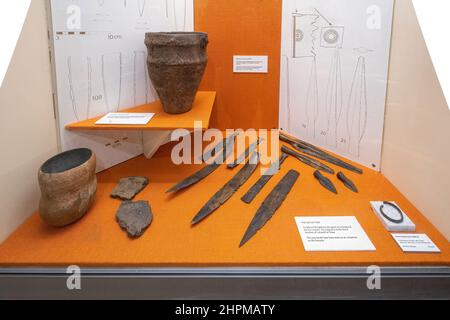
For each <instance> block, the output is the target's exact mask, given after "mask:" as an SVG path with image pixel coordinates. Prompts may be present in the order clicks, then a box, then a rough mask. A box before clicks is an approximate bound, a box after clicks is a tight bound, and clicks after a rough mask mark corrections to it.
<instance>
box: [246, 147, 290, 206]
mask: <svg viewBox="0 0 450 320" xmlns="http://www.w3.org/2000/svg"><path fill="white" fill-rule="evenodd" d="M287 157H288V155H287V154H285V153H283V154H282V155H281V157H280V159H279V160H278V162H277V163H274V164H273V165H272V166H271V167H270V168H269V169H268V170H267V171H268V172H267V173H268V174H266V175H263V176H262V177H261V178H260V179H259V180H258V181H257V182H256V183H255V184H254V185H253V186H252V187H251V188H250V190H248V192H247V193H246V194H245V195H244V196H243V197H242V198H241V200H242V201H243V202H245V203H247V204H250V203H251V202H252V201H253V200H254V199H255V198H256V196H257V195H258V194H259V193H260V192H261V190H262V189H263V188H264V187H265V186H266V184H267V183H268V182H269V181H270V179H272V177H273V176H274V174H275V173H274V171H275V169H277V168H279V167H281V165H282V164H283V163H284V161H285V160H286V159H287Z"/></svg>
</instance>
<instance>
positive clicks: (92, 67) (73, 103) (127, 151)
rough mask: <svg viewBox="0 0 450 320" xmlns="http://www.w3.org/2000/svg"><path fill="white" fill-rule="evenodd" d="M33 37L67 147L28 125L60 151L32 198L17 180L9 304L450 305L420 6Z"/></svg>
mask: <svg viewBox="0 0 450 320" xmlns="http://www.w3.org/2000/svg"><path fill="white" fill-rule="evenodd" d="M28 19H29V20H30V22H29V23H34V24H39V26H40V29H39V30H40V31H42V30H48V34H49V39H48V40H47V39H46V36H45V37H43V38H41V39H40V40H42V39H44V40H46V41H47V42H45V43H44V44H41V47H39V50H41V53H42V56H43V57H44V58H45V57H46V56H45V55H46V54H47V48H48V47H49V48H50V57H51V59H50V62H48V61H46V63H48V65H47V66H48V68H44V69H45V70H41V71H42V72H43V73H45V75H46V76H42V73H41V74H37V75H36V77H43V78H44V79H46V80H45V81H46V82H45V81H44V80H42V81H43V82H45V83H47V85H48V88H47V89H48V91H49V92H51V94H49V96H50V97H51V99H50V101H51V103H50V106H49V104H46V103H45V102H43V103H40V105H41V106H42V107H43V108H50V109H51V110H52V111H53V110H54V113H52V112H50V113H48V114H45V116H46V121H47V122H46V123H50V127H51V128H50V130H49V132H52V137H53V140H49V139H47V140H46V138H45V137H43V132H42V131H40V130H38V129H36V127H35V126H32V125H30V126H23V127H22V128H20V127H21V125H20V124H19V122H17V123H15V124H11V126H14V127H17V128H20V130H27V132H26V135H28V136H32V140H29V141H30V142H27V144H28V145H29V146H27V148H30V151H33V150H36V149H34V148H40V149H42V150H44V151H42V152H40V153H39V157H35V158H34V159H33V163H31V162H28V163H27V168H28V169H27V170H23V172H24V174H25V173H26V174H27V176H26V177H25V176H22V175H21V173H20V171H21V170H20V167H19V166H16V165H15V161H13V160H11V159H13V157H19V156H20V150H18V149H13V148H12V149H11V150H12V151H11V155H10V156H9V157H10V158H8V159H10V160H8V162H6V160H5V167H7V168H9V167H10V168H11V170H10V172H11V173H10V174H11V176H13V175H15V174H16V173H17V177H19V178H18V180H17V181H20V183H26V182H25V181H28V182H27V183H28V184H29V185H30V186H29V187H26V188H25V187H22V186H21V185H20V184H15V183H12V184H11V185H9V184H10V181H11V179H6V178H5V179H4V178H3V177H2V180H1V185H2V188H3V187H4V186H5V187H4V188H3V189H4V192H3V193H4V195H7V194H8V192H6V191H7V188H8V189H10V188H11V189H14V191H11V197H10V198H11V199H9V200H7V201H6V200H5V205H4V211H3V213H2V214H3V215H4V217H2V218H1V219H0V222H1V223H0V224H1V225H2V226H1V227H0V229H3V230H2V232H1V233H0V240H2V242H1V244H0V298H5V297H19V298H36V297H38V298H39V297H41V298H48V297H50V298H96V297H97V298H98V297H111V298H140V297H142V298H156V299H161V298H162V299H164V298H234V299H240V298H242V299H246V298H257V299H258V298H260V299H264V298H325V297H326V298H330V297H331V298H342V297H353V298H405V297H406V298H449V297H450V290H449V289H450V246H449V242H448V239H449V237H450V220H449V213H450V211H449V210H450V209H449V206H448V195H449V194H448V190H449V189H448V188H449V187H450V185H449V183H448V181H450V180H449V179H447V178H448V177H449V175H450V171H449V169H448V165H447V163H448V161H449V160H450V153H449V148H448V146H447V145H448V139H449V138H450V131H449V130H448V128H450V126H449V124H450V111H449V110H448V108H447V103H446V100H445V97H444V95H443V92H442V90H441V88H440V86H439V81H438V79H437V76H436V73H435V70H434V68H433V64H432V61H431V58H430V56H429V53H428V51H427V48H426V44H425V41H424V39H423V36H422V33H421V30H420V26H419V23H418V21H417V18H416V15H415V12H414V7H413V4H412V2H411V1H410V0H396V1H394V0H371V1H366V0H342V3H339V4H338V3H337V2H336V1H330V0H315V1H313V0H277V1H269V0H264V1H254V0H249V1H245V3H244V2H242V1H237V0H232V1H207V0H176V1H163V0H161V1H154V2H150V1H128V2H127V1H125V2H122V1H116V0H109V1H103V2H101V3H100V2H98V1H87V0H80V1H78V2H77V3H74V2H72V1H71V0H67V1H66V0H64V1H63V0H48V1H46V2H45V4H43V3H41V2H39V3H38V1H32V4H31V8H30V11H29V16H28ZM34 29H35V28H34V26H33V25H27V24H25V27H24V29H23V31H22V33H23V35H22V37H26V36H27V34H28V36H30V35H32V34H33V32H36V31H34ZM105 30H106V31H105ZM24 39H26V38H24ZM24 39H21V40H19V44H20V41H24ZM17 50H18V51H17V52H19V50H23V48H22V49H21V47H20V46H18V49H17ZM16 54H19V53H16ZM41 58H42V57H41ZM14 59H20V56H17V57H16V56H15V57H14ZM30 59H31V60H32V59H33V58H30ZM36 59H38V58H36ZM43 60H45V59H43ZM43 60H41V62H42V61H43ZM13 61H14V60H13ZM35 63H37V64H39V61H36V62H35ZM15 68H17V66H16V67H15ZM14 71H15V69H14V65H12V67H11V68H10V71H9V72H14ZM17 72H18V71H17ZM5 81H6V82H5V83H6V85H4V86H2V90H6V89H8V88H11V86H8V81H9V82H11V83H14V81H15V82H16V83H18V81H17V80H14V79H13V78H8V77H7V78H6V80H5ZM17 85H18V84H17ZM26 86H30V87H31V84H30V83H25V87H26ZM10 90H12V89H10ZM44 91H45V90H44ZM30 95H33V91H30ZM5 99H6V98H5ZM31 99H33V98H32V97H31ZM5 101H6V100H5ZM1 103H2V104H3V103H6V102H4V101H3V98H2V100H1ZM37 104H38V103H37V102H36V105H37ZM19 107H20V108H25V105H23V103H22V104H18V106H17V108H19ZM41 116H44V113H42V114H41ZM38 120H39V119H37V120H36V122H37V121H38ZM33 139H36V141H37V142H36V143H35V144H33V142H32V141H33ZM39 141H42V143H39ZM21 148H22V147H21ZM23 148H25V147H23ZM27 153H28V150H27ZM47 159H49V160H47ZM30 161H31V160H30ZM8 170H9V169H8ZM5 177H6V175H5ZM20 177H21V178H20ZM39 187H40V188H39ZM21 188H22V189H21ZM15 189H17V191H15ZM20 190H24V191H23V192H19V191H20ZM39 199H40V200H39ZM2 201H3V200H2ZM13 202H14V204H12V203H13ZM17 202H24V203H26V205H17ZM28 211H29V212H28ZM18 212H20V214H19V213H18ZM2 214H0V216H1V215H2ZM19 217H21V218H19ZM74 268H75V269H74ZM77 268H78V269H77ZM73 270H80V272H81V275H82V277H83V278H82V279H83V290H82V291H80V292H79V293H77V292H75V291H71V290H68V289H67V286H66V280H67V277H68V276H69V275H70V274H71V272H72V271H73ZM374 275H375V276H376V275H379V276H381V281H382V289H380V288H375V290H373V289H374V288H371V287H370V281H371V278H370V277H371V276H374ZM376 289H380V290H376Z"/></svg>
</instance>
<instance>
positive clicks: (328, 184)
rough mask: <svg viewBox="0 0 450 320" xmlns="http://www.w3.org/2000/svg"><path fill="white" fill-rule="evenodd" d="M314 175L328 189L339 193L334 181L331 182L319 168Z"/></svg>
mask: <svg viewBox="0 0 450 320" xmlns="http://www.w3.org/2000/svg"><path fill="white" fill-rule="evenodd" d="M314 177H315V178H316V179H317V180H318V181H319V182H320V184H321V185H322V186H323V187H324V188H325V189H327V190H328V191H331V192H333V193H335V194H337V193H338V192H337V190H336V187H335V186H334V184H333V182H331V180H330V179H328V178H327V177H325V176H324V175H323V174H322V173H321V172H320V171H319V170H317V171H315V172H314Z"/></svg>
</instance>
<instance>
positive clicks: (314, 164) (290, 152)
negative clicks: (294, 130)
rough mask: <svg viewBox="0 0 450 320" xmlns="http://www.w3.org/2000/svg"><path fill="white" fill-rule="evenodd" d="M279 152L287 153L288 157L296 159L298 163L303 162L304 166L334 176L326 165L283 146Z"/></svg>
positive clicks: (332, 171)
mask: <svg viewBox="0 0 450 320" xmlns="http://www.w3.org/2000/svg"><path fill="white" fill-rule="evenodd" d="M281 151H283V152H285V153H287V154H288V155H290V156H293V157H294V158H297V159H298V160H299V161H301V162H303V163H304V164H306V165H308V166H310V167H313V168H314V169H317V170H321V171H325V172H327V173H329V174H334V170H333V169H331V168H330V167H329V166H327V165H326V164H323V163H322V162H320V161H317V160H315V159H313V158H310V157H307V156H304V155H302V154H300V153H298V152H296V151H294V150H292V149H290V148H288V147H285V146H283V147H282V148H281Z"/></svg>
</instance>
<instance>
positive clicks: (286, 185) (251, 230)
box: [239, 170, 300, 248]
mask: <svg viewBox="0 0 450 320" xmlns="http://www.w3.org/2000/svg"><path fill="white" fill-rule="evenodd" d="M299 176H300V174H299V173H298V172H297V171H295V170H291V171H289V172H288V173H287V174H286V175H285V176H284V178H283V179H281V181H280V182H279V183H278V185H277V186H276V187H275V188H274V189H273V190H272V192H271V193H270V194H269V195H268V196H267V198H266V199H265V200H264V202H263V203H262V205H261V207H260V208H259V209H258V211H257V212H256V214H255V217H254V218H253V220H252V222H251V223H250V226H249V227H248V229H247V231H246V232H245V235H244V237H243V238H242V241H241V243H240V245H239V248H241V247H242V246H243V245H244V244H246V243H247V242H248V241H249V240H250V239H251V238H252V237H253V236H254V235H255V234H256V233H257V232H258V231H259V230H260V229H262V228H263V227H264V226H265V224H266V223H267V222H268V221H269V220H270V219H271V218H272V217H273V215H274V214H275V213H276V211H277V210H278V209H279V208H280V207H281V205H282V204H283V201H284V200H285V199H286V198H287V196H288V195H289V193H290V192H291V190H292V188H293V187H294V184H295V182H296V181H297V179H298V178H299Z"/></svg>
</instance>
